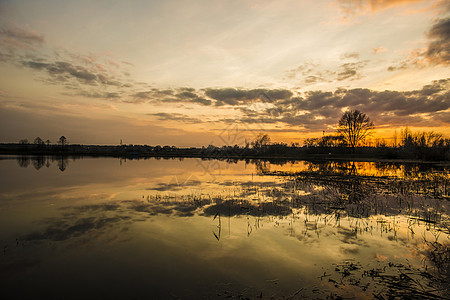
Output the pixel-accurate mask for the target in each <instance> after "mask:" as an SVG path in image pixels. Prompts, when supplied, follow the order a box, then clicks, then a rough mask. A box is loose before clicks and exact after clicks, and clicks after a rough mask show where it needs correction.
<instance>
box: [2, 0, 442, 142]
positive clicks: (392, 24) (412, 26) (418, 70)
mask: <svg viewBox="0 0 450 300" xmlns="http://www.w3.org/2000/svg"><path fill="white" fill-rule="evenodd" d="M347 109H359V110H361V111H362V112H364V113H366V114H367V115H368V116H369V117H370V118H371V119H372V120H373V121H374V123H375V125H376V128H377V132H376V133H375V136H385V137H389V136H390V135H391V134H392V133H393V131H394V130H395V129H399V128H403V127H405V126H409V127H410V128H411V129H413V130H419V129H420V130H434V131H437V132H440V133H443V134H444V135H445V136H446V137H450V1H446V0H442V1H440V0H435V1H421V0H409V1H408V0H354V1H353V0H317V1H306V0H305V1H301V0H295V1H294V0H291V1H288V0H286V1H283V0H273V1H269V0H260V1H251V0H239V1H233V0H204V1H170V0H164V1H163V0H160V1H159V0H158V1H157V0H153V1H147V0H146V1H144V0H142V1H137V0H136V1H113V0H109V1H106V0H104V1H102V0H96V1H92V0H90V1H84V0H77V1H64V0H54V1H50V0H42V1H32V0H28V1H27V0H23V1H20V0H18V1H12V0H0V128H1V130H0V142H18V141H19V140H20V139H24V138H27V139H29V140H30V141H32V140H34V138H35V137H37V136H39V137H41V138H42V139H44V140H47V139H50V140H51V141H52V142H56V141H57V139H58V138H59V137H60V136H61V135H65V136H66V137H67V138H68V140H69V142H70V143H85V144H118V143H119V142H120V140H121V139H122V140H123V142H124V143H127V144H130V143H133V144H149V145H158V144H159V145H176V146H201V145H208V144H211V143H212V144H215V145H218V146H221V145H225V144H228V145H234V144H236V143H237V144H243V142H244V139H246V138H247V139H251V138H252V137H254V136H255V135H256V134H258V133H260V132H265V133H268V134H269V135H270V136H271V138H272V140H273V141H283V142H288V143H290V142H300V143H302V141H303V140H304V138H306V137H313V136H321V135H322V132H323V131H325V132H326V133H327V134H331V133H333V132H334V128H335V125H336V124H337V122H338V120H339V118H340V116H341V115H342V113H343V112H344V111H345V110H347Z"/></svg>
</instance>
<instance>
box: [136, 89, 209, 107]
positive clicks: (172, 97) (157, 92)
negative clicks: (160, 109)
mask: <svg viewBox="0 0 450 300" xmlns="http://www.w3.org/2000/svg"><path fill="white" fill-rule="evenodd" d="M131 97H132V98H133V99H134V100H135V102H143V101H149V102H153V103H158V102H160V103H182V104H189V103H195V104H200V105H204V106H208V105H211V104H212V101H211V100H209V99H205V98H204V97H202V96H201V95H199V93H198V92H196V90H195V89H193V88H185V87H182V88H178V89H162V90H161V89H156V88H153V89H150V90H147V91H141V92H137V93H134V94H132V95H131Z"/></svg>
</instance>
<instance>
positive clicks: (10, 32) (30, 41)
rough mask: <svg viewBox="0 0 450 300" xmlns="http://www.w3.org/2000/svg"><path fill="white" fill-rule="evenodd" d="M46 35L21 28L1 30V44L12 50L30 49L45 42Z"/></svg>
mask: <svg viewBox="0 0 450 300" xmlns="http://www.w3.org/2000/svg"><path fill="white" fill-rule="evenodd" d="M44 40H45V38H44V35H42V34H38V33H36V32H35V31H30V30H25V29H22V28H19V27H14V28H1V29H0V44H1V45H3V46H8V47H11V48H30V47H32V46H34V45H36V44H37V45H40V44H42V43H43V42H44Z"/></svg>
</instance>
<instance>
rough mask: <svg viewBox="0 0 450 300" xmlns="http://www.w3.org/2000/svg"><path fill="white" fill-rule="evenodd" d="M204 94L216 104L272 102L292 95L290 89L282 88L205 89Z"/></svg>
mask: <svg viewBox="0 0 450 300" xmlns="http://www.w3.org/2000/svg"><path fill="white" fill-rule="evenodd" d="M204 92H205V95H206V96H208V97H210V98H212V99H214V100H216V103H215V104H216V105H217V106H221V105H244V104H249V103H252V102H266V103H270V102H274V101H276V100H282V99H289V98H290V97H291V96H292V92H291V91H290V90H284V89H274V90H267V89H251V90H246V89H235V88H220V89H213V88H209V89H205V90H204Z"/></svg>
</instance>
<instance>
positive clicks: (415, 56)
mask: <svg viewBox="0 0 450 300" xmlns="http://www.w3.org/2000/svg"><path fill="white" fill-rule="evenodd" d="M427 37H428V43H427V46H426V49H414V50H412V51H411V52H410V54H409V56H408V57H407V58H405V59H403V60H402V61H401V62H400V63H397V64H396V65H393V66H389V67H388V68H387V70H388V71H396V70H403V69H408V68H411V67H419V68H420V67H427V66H430V65H449V64H450V50H449V49H450V18H446V19H439V20H438V21H437V22H436V23H434V24H433V25H432V26H431V28H430V30H429V31H428V33H427Z"/></svg>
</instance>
